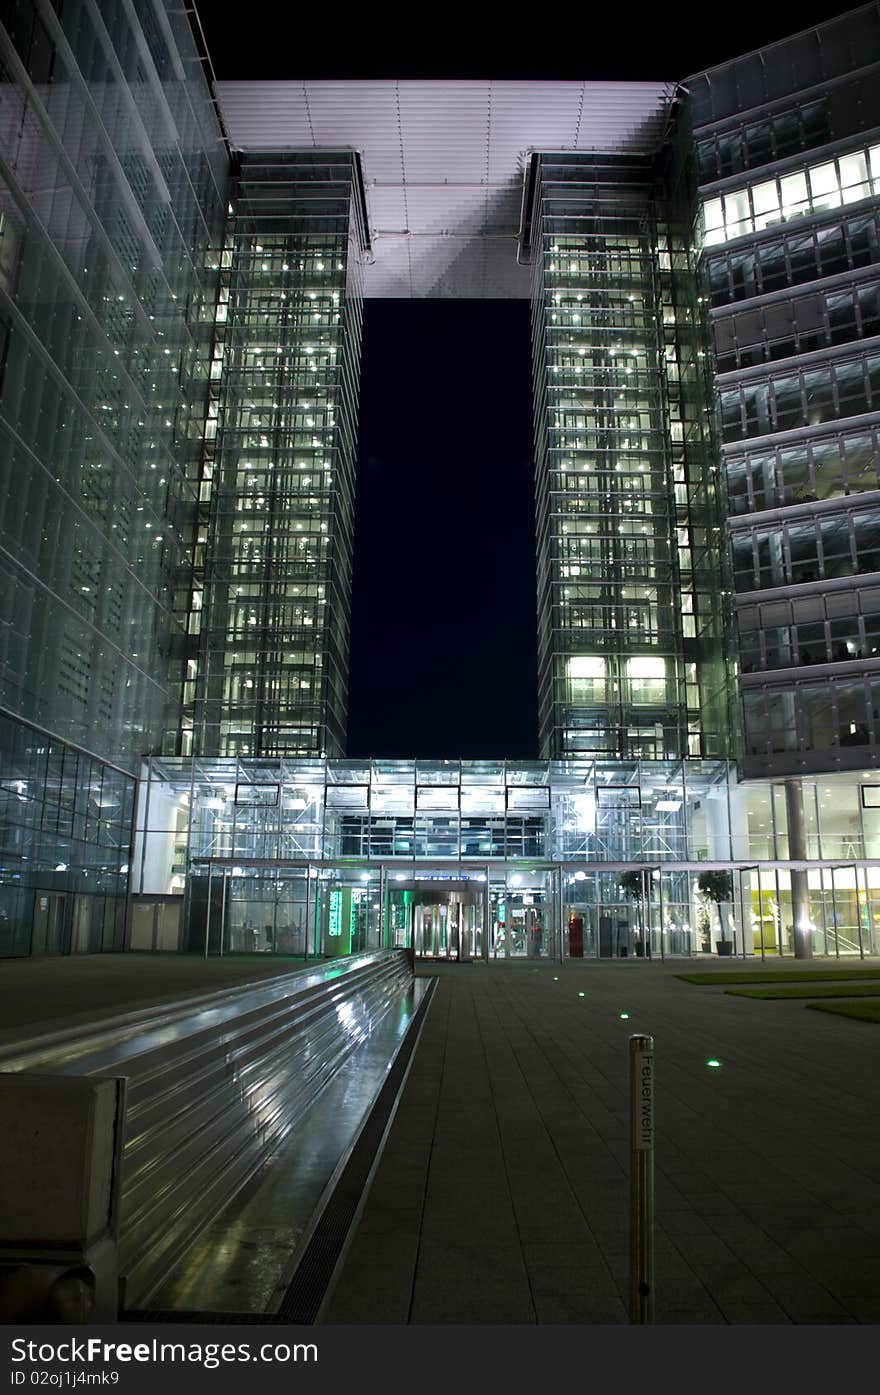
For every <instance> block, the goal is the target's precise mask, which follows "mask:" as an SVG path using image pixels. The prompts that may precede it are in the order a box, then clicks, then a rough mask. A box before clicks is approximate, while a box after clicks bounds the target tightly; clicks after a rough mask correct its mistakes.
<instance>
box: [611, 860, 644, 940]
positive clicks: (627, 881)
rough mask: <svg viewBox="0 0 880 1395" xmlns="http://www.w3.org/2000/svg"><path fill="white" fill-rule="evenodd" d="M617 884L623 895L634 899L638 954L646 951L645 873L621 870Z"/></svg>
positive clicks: (631, 899)
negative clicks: (639, 946) (639, 944)
mask: <svg viewBox="0 0 880 1395" xmlns="http://www.w3.org/2000/svg"><path fill="white" fill-rule="evenodd" d="M617 884H618V886H619V887H620V889H621V891H622V892H623V894H624V896H626V897H628V899H629V900H630V901H635V903H636V912H637V915H638V927H639V940H640V942H641V946H642V948H639V949H638V950H637V951H636V952H637V953H639V954H642V953H645V954H647V953H648V949H649V946H648V938H647V936H646V934H645V924H644V903H645V874H644V872H621V874H620V877H619V879H618V883H617Z"/></svg>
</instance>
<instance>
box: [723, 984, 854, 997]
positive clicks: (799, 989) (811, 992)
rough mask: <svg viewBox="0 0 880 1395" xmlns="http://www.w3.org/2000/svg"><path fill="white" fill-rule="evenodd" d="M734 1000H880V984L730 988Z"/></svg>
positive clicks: (727, 990)
mask: <svg viewBox="0 0 880 1395" xmlns="http://www.w3.org/2000/svg"><path fill="white" fill-rule="evenodd" d="M725 992H726V993H727V994H729V995H730V997H732V998H770V999H775V1000H777V1001H778V1000H779V999H780V998H880V983H852V982H850V983H816V984H814V985H813V986H812V987H808V986H807V985H806V984H796V985H795V986H794V988H782V987H779V988H728V989H726V990H725Z"/></svg>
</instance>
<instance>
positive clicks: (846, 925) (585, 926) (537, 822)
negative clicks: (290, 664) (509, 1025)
mask: <svg viewBox="0 0 880 1395" xmlns="http://www.w3.org/2000/svg"><path fill="white" fill-rule="evenodd" d="M792 784H794V785H795V786H796V789H795V790H794V791H793V790H792V789H791V785H792ZM795 796H796V797H795ZM878 856H880V776H877V775H876V774H866V775H864V776H863V777H855V776H833V775H832V776H828V777H825V778H823V779H817V780H815V781H807V782H803V784H801V782H799V781H795V782H791V781H788V782H786V781H752V782H749V783H748V784H747V785H745V784H742V785H741V784H737V782H736V780H735V778H734V772H733V770H732V768H731V767H730V766H729V764H728V763H727V762H725V761H698V760H681V761H674V762H672V761H668V762H663V761H657V762H648V761H643V762H637V761H628V762H625V761H619V760H608V761H595V762H594V761H587V760H572V761H535V762H525V761H517V762H510V761H508V762H492V761H353V760H337V761H334V760H299V761H277V760H276V761H268V760H267V761H251V760H238V761H236V760H229V759H227V760H213V761H211V760H199V759H194V760H193V759H190V760H181V759H176V760H174V759H166V758H156V759H153V760H152V761H150V763H149V765H148V766H147V768H146V769H145V771H144V775H143V779H142V781H141V784H140V795H139V805H138V813H137V833H136V836H135V843H134V854H133V863H132V888H133V919H132V933H133V936H134V944H135V946H136V947H140V948H146V947H159V946H158V945H157V942H156V940H155V936H156V935H157V934H159V933H160V932H161V933H162V934H164V935H165V936H166V941H165V947H166V948H172V947H173V948H177V947H178V946H179V947H183V948H188V949H189V950H191V951H195V950H202V951H204V950H205V948H207V949H208V951H209V952H217V953H219V952H237V951H242V950H245V949H247V950H254V951H260V952H265V953H286V954H291V953H292V954H299V955H306V954H309V955H312V954H334V953H338V952H341V946H342V945H343V944H344V945H345V946H346V947H347V948H346V951H345V952H347V951H348V949H351V948H355V949H358V948H376V947H383V946H390V945H406V946H412V947H414V948H415V949H416V950H417V952H419V953H422V954H425V955H426V956H429V957H437V956H440V957H470V958H473V957H477V958H479V957H483V958H487V959H489V958H510V957H522V956H525V957H536V956H538V957H552V958H557V959H559V958H571V957H574V958H579V957H581V956H582V955H583V954H587V955H592V956H595V957H609V956H611V957H618V956H619V955H620V954H621V952H622V951H623V952H626V953H627V954H637V953H639V952H643V953H645V954H656V955H658V956H665V955H666V954H670V955H676V954H683V955H691V954H697V953H700V952H701V951H703V950H704V949H706V948H709V947H710V939H711V936H710V933H709V932H710V930H711V931H712V934H713V935H714V933H715V932H716V931H718V930H719V925H718V923H717V912H716V911H715V910H714V908H712V915H713V916H716V922H715V923H714V924H713V925H711V926H707V916H708V915H709V907H708V906H707V903H706V900H705V897H704V896H703V895H701V890H700V876H701V874H702V873H704V872H705V871H706V870H707V869H710V868H715V869H719V868H720V869H725V870H727V871H728V874H729V885H730V896H729V900H728V901H727V902H725V903H723V904H722V908H721V912H722V918H723V924H724V927H725V933H726V935H727V937H728V938H730V939H732V937H733V936H735V937H736V943H737V952H738V953H741V954H745V955H751V954H761V953H763V954H764V955H765V956H766V955H769V954H782V955H785V954H793V953H794V952H795V938H796V937H795V929H794V922H795V918H796V916H803V917H806V918H807V919H808V922H809V935H810V939H811V945H812V948H813V949H814V950H815V952H816V953H832V954H869V953H873V952H874V946H875V944H876V938H875V928H874V927H875V922H876V917H877V915H878V912H880V866H878V865H877V862H876V860H877V859H878ZM842 863H843V864H844V865H841V864H842ZM633 869H636V871H637V874H638V876H639V877H640V878H642V887H643V891H642V892H641V893H640V894H639V895H638V896H636V897H634V896H633V894H632V887H631V885H628V883H627V880H626V878H627V876H631V875H632V871H633ZM798 878H800V880H798ZM835 898H836V899H835ZM835 908H836V909H835ZM835 914H836V915H837V921H836V922H835V920H834V916H835ZM151 937H153V938H151ZM640 946H641V951H640Z"/></svg>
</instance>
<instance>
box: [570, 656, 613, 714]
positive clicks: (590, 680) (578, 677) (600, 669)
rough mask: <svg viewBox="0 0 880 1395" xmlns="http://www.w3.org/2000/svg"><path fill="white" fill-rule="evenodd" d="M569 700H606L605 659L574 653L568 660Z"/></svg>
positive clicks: (583, 701)
mask: <svg viewBox="0 0 880 1395" xmlns="http://www.w3.org/2000/svg"><path fill="white" fill-rule="evenodd" d="M568 691H569V702H574V703H594V702H604V701H605V660H604V659H602V658H599V657H597V656H594V655H592V654H574V655H572V656H571V658H570V659H569V660H568Z"/></svg>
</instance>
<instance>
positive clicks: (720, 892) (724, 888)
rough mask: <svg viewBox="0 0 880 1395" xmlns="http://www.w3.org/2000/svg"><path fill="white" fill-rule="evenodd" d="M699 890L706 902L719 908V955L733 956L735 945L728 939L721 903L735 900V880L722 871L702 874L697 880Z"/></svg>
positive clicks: (716, 944)
mask: <svg viewBox="0 0 880 1395" xmlns="http://www.w3.org/2000/svg"><path fill="white" fill-rule="evenodd" d="M697 890H698V891H699V893H700V895H701V896H702V897H704V899H705V900H706V901H711V902H714V904H715V905H716V906H717V907H718V924H719V926H720V928H721V939H720V940H716V941H715V948H716V950H717V951H718V953H719V954H732V953H733V943H732V942H731V941H730V940H729V939H728V938H727V934H726V926H725V924H724V917H723V916H722V914H721V903H722V902H723V901H732V900H733V879H732V877H731V875H730V873H729V872H722V871H720V870H716V871H705V872H701V873H700V875H699V877H698V879H697Z"/></svg>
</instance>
